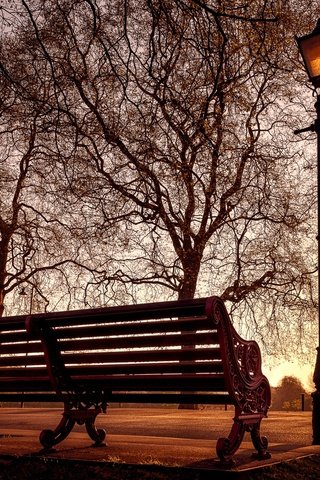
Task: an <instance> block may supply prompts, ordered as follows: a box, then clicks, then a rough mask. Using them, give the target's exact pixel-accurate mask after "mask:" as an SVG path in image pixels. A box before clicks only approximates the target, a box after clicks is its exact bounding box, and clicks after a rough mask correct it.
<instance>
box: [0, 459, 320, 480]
mask: <svg viewBox="0 0 320 480" xmlns="http://www.w3.org/2000/svg"><path fill="white" fill-rule="evenodd" d="M318 478H320V455H313V456H309V457H305V458H300V459H297V460H292V461H290V462H283V463H280V464H276V465H273V466H269V467H265V468H264V469H262V470H261V469H260V470H254V471H246V472H241V471H229V472H228V471H214V472H213V471H212V470H191V469H185V468H168V467H162V466H161V465H143V466H139V465H136V466H132V465H126V464H110V463H105V464H103V463H96V464H94V463H93V462H91V463H87V462H76V461H57V460H54V459H49V460H45V459H40V458H26V457H25V458H23V457H19V458H16V459H9V458H3V459H0V480H31V479H32V480H71V479H72V480H100V479H101V480H164V479H168V480H205V479H208V480H209V479H210V480H213V479H217V480H219V479H222V480H224V479H225V480H234V479H238V480H308V479H310V480H316V479H318Z"/></svg>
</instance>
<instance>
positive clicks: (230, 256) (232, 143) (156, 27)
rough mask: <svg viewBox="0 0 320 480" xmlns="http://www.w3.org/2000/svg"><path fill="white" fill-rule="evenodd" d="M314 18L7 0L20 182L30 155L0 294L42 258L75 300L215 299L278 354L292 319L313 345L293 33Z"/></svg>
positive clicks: (309, 204) (308, 169) (3, 60)
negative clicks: (18, 251)
mask: <svg viewBox="0 0 320 480" xmlns="http://www.w3.org/2000/svg"><path fill="white" fill-rule="evenodd" d="M319 13H320V7H319V5H318V2H315V1H308V0H303V1H301V2H299V4H297V2H294V1H288V2H274V1H265V0H254V1H252V2H240V1H237V0H235V1H233V2H229V1H223V0H220V1H214V0H212V1H210V0H209V1H200V0H199V1H192V0H163V1H158V0H144V1H139V2H138V1H136V0H112V1H111V2H107V4H106V2H103V1H98V0H96V1H93V0H77V1H76V0H47V1H45V2H44V1H42V0H30V1H26V0H22V1H21V3H20V4H19V5H18V6H17V5H16V3H15V2H10V1H7V2H6V3H5V6H4V7H3V8H2V30H1V32H2V40H3V41H2V46H1V51H0V68H1V72H2V79H1V82H2V88H3V89H4V90H5V91H6V92H8V93H6V94H5V96H6V99H10V98H11V99H12V100H6V101H7V102H11V103H10V108H9V107H6V105H5V104H4V107H3V108H4V109H5V111H6V115H7V116H6V117H5V118H7V120H5V121H6V122H9V123H10V122H11V124H13V126H12V127H10V128H12V129H13V130H14V131H15V132H19V129H21V128H23V129H24V133H23V136H22V138H23V142H24V143H23V147H20V146H18V144H17V143H15V144H13V145H12V144H11V141H10V138H9V137H8V123H3V135H4V136H3V138H4V139H5V140H4V145H5V148H4V149H3V150H2V158H3V160H2V163H1V165H3V168H6V169H7V168H8V167H9V168H10V169H12V170H13V171H15V176H14V179H13V183H12V185H18V184H19V181H20V180H19V178H20V177H19V175H20V174H21V165H22V164H21V162H22V161H24V162H26V160H22V159H23V158H25V155H26V154H28V155H31V154H32V158H33V160H32V168H31V169H30V171H29V172H28V174H30V177H29V176H27V175H25V176H24V177H23V178H22V179H21V181H20V183H21V182H22V184H23V190H21V196H19V200H18V209H19V215H18V216H19V219H20V220H19V222H20V223H19V225H18V224H14V222H12V221H11V218H13V217H12V215H13V212H14V202H13V201H12V200H10V198H9V197H2V198H6V200H5V208H6V209H8V212H9V217H8V218H10V221H9V220H8V221H7V223H10V225H11V226H12V229H11V232H12V233H11V234H10V238H9V240H8V242H7V243H5V242H6V241H5V238H6V228H5V224H4V223H3V222H6V218H2V220H3V222H1V224H0V226H1V242H2V245H3V252H4V254H3V255H2V254H1V258H2V265H1V272H2V273H0V290H1V291H2V292H8V291H9V290H8V282H9V281H11V282H12V280H10V279H12V278H13V277H14V278H15V283H12V285H14V286H17V285H19V284H20V285H21V284H23V282H25V281H28V280H29V279H31V276H32V275H30V276H29V274H28V273H27V271H29V272H31V271H32V272H37V271H39V265H40V264H41V265H45V266H46V267H48V268H49V269H50V271H51V272H52V273H51V274H50V278H52V280H50V282H49V283H50V288H51V289H52V288H53V287H52V286H53V284H55V278H57V277H56V276H55V275H56V274H57V273H58V275H59V276H58V278H62V277H63V279H64V281H63V282H62V284H63V287H62V284H61V285H60V290H61V291H60V292H59V287H58V291H57V292H56V293H54V292H53V291H52V293H50V295H49V290H48V285H45V282H44V284H43V285H42V287H39V291H40V292H41V293H42V294H43V295H44V296H45V298H51V297H57V295H58V296H63V295H68V299H69V300H68V306H71V307H72V306H74V305H75V304H77V302H83V304H90V305H96V304H97V303H99V302H108V301H113V302H120V301H126V300H127V299H128V298H129V297H131V298H132V297H133V298H134V300H135V301H139V300H141V299H144V300H145V299H153V298H155V297H156V298H157V299H159V296H160V297H161V298H169V297H175V298H181V299H183V298H190V297H193V296H194V295H209V294H216V295H220V296H222V298H223V299H224V300H226V301H228V302H230V303H229V305H230V308H231V310H232V311H233V312H234V315H235V316H236V314H237V315H238V322H240V326H242V327H243V329H244V330H246V329H247V328H250V329H253V330H256V331H257V332H258V334H259V335H260V338H262V339H263V340H264V341H266V342H267V343H269V347H270V345H272V344H273V345H274V346H277V348H279V342H277V339H278V340H279V339H280V345H281V344H282V345H283V342H281V336H282V335H283V334H284V333H285V332H286V333H288V331H289V330H290V331H291V332H292V334H293V335H294V336H295V338H300V339H301V338H305V336H306V335H307V336H308V338H310V339H311V340H310V342H312V338H313V337H312V335H313V323H312V320H313V315H314V313H315V311H316V310H315V309H316V306H317V305H316V300H315V299H314V292H313V282H312V280H313V275H314V274H315V273H316V267H315V260H314V256H313V254H312V252H313V249H314V244H315V226H314V221H313V217H314V210H313V208H314V205H315V182H316V178H315V174H314V169H315V165H314V164H313V158H312V149H311V148H312V147H310V149H308V148H306V146H307V145H308V143H310V145H311V142H312V138H310V139H309V141H308V140H304V141H303V143H302V141H301V140H299V139H297V138H295V137H294V136H293V133H292V132H293V130H294V128H297V126H301V123H302V122H308V121H309V118H308V117H310V112H308V111H306V107H305V105H306V99H305V97H306V94H307V93H308V92H307V89H305V88H304V84H305V78H304V73H303V69H302V66H301V61H300V60H299V57H298V51H297V48H296V46H295V44H294V35H295V34H302V33H306V32H308V31H310V30H311V29H312V28H313V23H314V18H317V16H319ZM311 102H312V99H311ZM4 103H5V102H4ZM310 111H311V107H310ZM17 112H18V113H17ZM21 123H22V126H21ZM35 125H36V127H37V128H36V129H35ZM26 130H28V134H26V132H25V131H26ZM35 134H36V137H35V138H34V146H33V144H32V138H33V137H32V135H35ZM8 148H9V150H8ZM30 149H31V151H30ZM18 152H19V153H20V157H19V158H20V164H17V163H15V161H14V159H15V158H16V159H17V158H18V157H17V155H18ZM30 164H31V163H30ZM19 165H20V166H19ZM19 172H20V173H19ZM8 185H9V183H8V182H4V183H3V187H2V184H1V189H2V188H4V189H6V188H8ZM9 191H10V192H12V191H13V189H12V187H10V188H9ZM26 199H27V200H28V202H30V204H31V207H28V208H27V209H26V205H27V204H28V203H27V202H26ZM3 201H4V200H3ZM28 205H29V204H28ZM26 211H28V215H27V216H26V214H25V213H24V212H26ZM1 215H2V212H1ZM30 215H31V216H32V215H33V216H34V217H36V218H37V222H40V224H41V225H43V230H41V229H42V227H40V226H38V224H37V227H36V229H35V234H34V236H32V238H34V239H36V240H34V242H36V244H37V248H36V250H37V252H38V253H37V255H36V256H35V255H33V254H31V253H30V252H29V251H26V253H25V254H24V258H28V262H27V263H28V265H29V264H30V265H32V268H33V270H28V269H26V268H25V266H23V268H20V267H19V268H18V269H17V267H16V262H14V261H13V257H12V256H11V257H10V255H9V254H8V252H9V251H12V245H13V242H17V245H18V244H19V245H22V244H23V240H22V237H21V235H20V233H19V232H20V230H19V229H20V228H23V226H24V224H27V223H28V222H29V223H30V220H29V217H30ZM40 224H39V225H40ZM21 226H22V227H21ZM53 228H54V234H52V233H50V231H51V229H53ZM28 238H31V234H30V233H28ZM16 239H17V240H16ZM51 241H52V247H50V245H51V243H50V242H51ZM41 242H42V245H43V248H40V246H38V245H40V244H41ZM44 252H45V253H44ZM36 257H37V258H38V260H37V261H38V266H37V262H36ZM60 265H63V266H64V268H63V271H61V268H60ZM67 265H68V266H69V267H66V268H65V266H67ZM30 268H31V267H30ZM1 275H2V277H1ZM47 282H48V281H47ZM40 283H41V282H40ZM38 284H39V281H38ZM38 284H37V285H38ZM65 292H67V293H65ZM101 292H102V297H101ZM2 296H4V294H2ZM51 301H52V300H51ZM49 308H50V307H49ZM235 318H236V317H235ZM308 347H309V345H305V348H308ZM270 348H271V347H270Z"/></svg>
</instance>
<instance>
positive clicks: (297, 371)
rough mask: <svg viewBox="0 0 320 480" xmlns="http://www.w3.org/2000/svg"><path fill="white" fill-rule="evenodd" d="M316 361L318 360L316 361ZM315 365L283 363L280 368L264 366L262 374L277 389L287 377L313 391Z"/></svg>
mask: <svg viewBox="0 0 320 480" xmlns="http://www.w3.org/2000/svg"><path fill="white" fill-rule="evenodd" d="M315 360H316V359H315ZM313 371H314V365H305V364H304V365H301V364H300V363H299V362H293V361H292V362H289V361H287V362H282V363H279V365H278V366H272V367H268V366H264V365H262V372H263V374H264V375H265V376H266V377H267V378H268V380H269V382H270V385H271V386H272V387H276V386H277V385H279V383H280V381H281V379H282V378H283V377H285V376H290V375H292V376H294V377H297V378H299V380H301V382H302V384H303V386H304V387H305V389H306V390H307V391H308V392H309V391H310V390H311V391H313V390H312V389H313V383H312V375H313Z"/></svg>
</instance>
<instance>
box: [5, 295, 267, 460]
mask: <svg viewBox="0 0 320 480" xmlns="http://www.w3.org/2000/svg"><path fill="white" fill-rule="evenodd" d="M17 401H18V402H57V401H59V402H63V404H64V411H63V414H62V419H61V421H60V423H59V424H58V426H57V427H56V429H55V430H48V429H46V430H43V431H42V432H41V434H40V442H41V444H42V446H43V447H44V449H45V450H46V449H51V448H52V447H53V446H54V445H56V444H58V443H59V442H61V441H62V440H63V439H65V438H66V437H67V436H68V435H69V433H70V432H71V430H72V428H73V427H74V425H75V424H80V425H83V424H84V425H85V427H86V429H87V432H88V434H89V436H90V437H91V439H92V440H93V441H94V445H96V446H99V445H104V439H105V431H104V430H103V429H97V428H96V426H95V420H96V417H97V415H98V414H99V413H101V412H106V409H107V405H108V404H109V403H113V402H121V403H125V402H127V403H128V402H129V403H158V404H168V403H170V404H211V405H214V404H216V405H219V404H221V405H227V404H231V405H234V407H235V416H234V420H233V424H232V427H231V431H230V434H229V436H228V437H227V438H220V439H219V440H218V442H217V446H216V450H217V454H218V456H219V458H220V459H221V460H222V461H229V460H231V458H232V456H233V455H234V453H235V452H236V450H237V449H238V448H239V446H240V444H241V442H242V439H243V436H244V434H245V432H246V431H247V432H250V434H251V439H252V442H253V445H254V447H255V449H256V450H257V452H256V456H257V457H258V458H260V459H263V458H269V456H270V455H269V453H268V452H267V444H268V442H267V439H266V438H265V437H261V436H260V423H261V420H262V418H263V417H265V416H266V414H267V411H268V407H269V405H270V386H269V382H268V380H267V378H266V377H265V376H264V375H263V374H262V373H261V356H260V350H259V347H258V345H257V343H256V342H254V341H246V340H243V339H241V338H240V336H239V335H238V334H237V332H236V331H235V329H234V328H233V326H232V324H231V322H230V319H229V316H228V313H227V311H226V308H225V306H224V304H223V302H222V300H221V299H220V298H218V297H209V298H204V299H194V300H184V301H171V302H161V303H151V304H140V305H139V304H138V305H131V306H123V307H106V308H96V309H87V310H77V311H67V312H52V313H45V314H34V315H29V316H21V315H20V316H15V317H5V318H2V319H1V321H0V402H17Z"/></svg>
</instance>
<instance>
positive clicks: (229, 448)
mask: <svg viewBox="0 0 320 480" xmlns="http://www.w3.org/2000/svg"><path fill="white" fill-rule="evenodd" d="M262 417H263V415H262V414H247V415H246V414H243V415H239V417H238V416H237V415H236V416H235V418H234V422H233V425H232V428H231V432H230V434H229V436H228V438H219V439H218V442H217V447H216V449H217V454H218V457H219V458H220V460H221V462H223V463H229V462H230V461H231V459H232V456H233V455H234V454H235V452H236V451H237V450H238V448H239V447H240V445H241V442H242V440H243V437H244V434H245V432H250V434H251V440H252V443H253V445H254V447H255V449H256V450H257V453H254V454H253V456H254V457H255V458H257V459H259V460H264V459H268V458H270V457H271V455H270V453H269V452H268V451H267V448H268V440H267V438H266V437H261V436H260V423H261V420H262Z"/></svg>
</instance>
